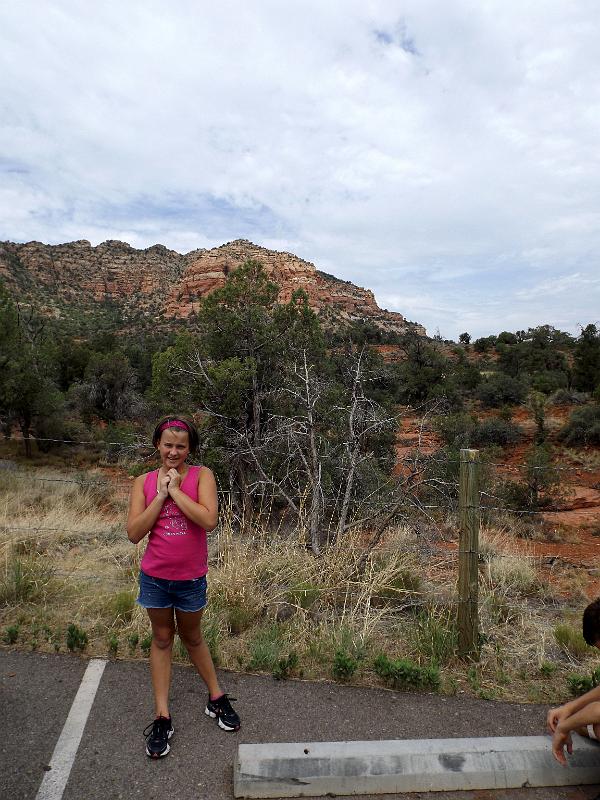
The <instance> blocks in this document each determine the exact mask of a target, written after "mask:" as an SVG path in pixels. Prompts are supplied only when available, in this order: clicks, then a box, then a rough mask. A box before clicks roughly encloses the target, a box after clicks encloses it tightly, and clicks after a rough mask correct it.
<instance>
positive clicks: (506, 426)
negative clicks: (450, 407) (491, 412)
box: [437, 414, 523, 447]
mask: <svg viewBox="0 0 600 800" xmlns="http://www.w3.org/2000/svg"><path fill="white" fill-rule="evenodd" d="M437 430H438V431H439V433H440V435H441V436H442V437H443V439H444V441H445V442H446V444H448V445H450V446H451V447H489V446H492V445H499V446H501V447H506V445H509V444H515V443H516V442H519V441H520V440H521V439H522V437H523V429H522V428H521V427H520V426H519V425H515V423H514V422H510V420H507V419H502V418H501V417H492V418H490V419H485V420H483V421H482V422H478V420H477V419H476V418H475V417H473V416H471V415H470V414H449V415H448V416H447V417H442V418H441V419H439V420H438V422H437Z"/></svg>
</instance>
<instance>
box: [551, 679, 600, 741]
mask: <svg viewBox="0 0 600 800" xmlns="http://www.w3.org/2000/svg"><path fill="white" fill-rule="evenodd" d="M599 701H600V686H595V687H594V688H593V689H590V690H589V692H586V693H585V694H582V695H581V697H576V698H575V700H570V701H569V702H568V703H565V704H564V705H563V706H558V708H551V709H550V711H549V712H548V716H547V718H546V719H547V722H548V728H549V729H550V731H551V733H554V731H555V730H556V728H557V727H558V725H559V724H560V723H561V722H562V721H563V720H565V719H568V718H570V717H571V716H573V714H576V713H577V712H578V711H581V709H582V708H585V706H587V705H589V704H590V703H597V702H599Z"/></svg>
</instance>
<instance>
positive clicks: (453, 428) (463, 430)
mask: <svg viewBox="0 0 600 800" xmlns="http://www.w3.org/2000/svg"><path fill="white" fill-rule="evenodd" d="M435 427H436V430H437V432H438V433H439V434H440V436H441V437H442V439H443V440H444V441H445V442H446V444H448V445H450V446H451V447H469V444H470V442H471V434H472V433H473V430H474V429H475V428H476V427H477V418H476V417H474V416H472V415H471V414H448V415H447V416H445V417H438V419H437V420H436V422H435Z"/></svg>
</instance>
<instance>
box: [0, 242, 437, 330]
mask: <svg viewBox="0 0 600 800" xmlns="http://www.w3.org/2000/svg"><path fill="white" fill-rule="evenodd" d="M249 258H253V259H256V260H258V261H261V262H262V264H263V266H264V267H265V270H266V271H267V273H268V274H269V276H270V277H271V278H272V280H273V281H275V282H276V283H277V284H278V285H279V286H280V287H281V291H280V294H279V299H280V301H281V302H287V301H288V300H289V299H290V297H291V295H292V292H294V290H296V289H303V290H304V291H305V292H306V294H307V295H308V298H309V303H310V305H311V307H312V308H313V309H314V310H315V311H317V312H318V313H319V314H320V315H321V316H322V317H324V318H327V319H330V320H331V321H332V322H333V321H340V322H342V321H347V322H351V321H354V320H368V321H370V322H373V323H375V324H376V325H377V326H378V327H379V328H381V329H382V330H385V331H393V332H396V333H404V332H405V331H407V330H412V331H414V332H416V333H418V334H421V335H425V329H424V328H423V326H422V325H419V324H417V323H413V322H408V321H407V320H405V319H404V317H403V316H402V314H398V313H395V312H392V311H384V310H382V309H380V308H379V307H378V305H377V303H376V302H375V298H374V296H373V293H372V292H371V291H369V290H368V289H362V288H360V287H358V286H354V284H352V283H350V282H348V281H342V280H340V279H338V278H335V277H334V276H332V275H328V274H327V273H324V272H320V271H319V270H317V269H316V267H315V266H314V264H311V263H310V262H308V261H304V260H303V259H301V258H298V256H295V255H293V254H291V253H280V252H277V251H275V250H267V249H265V248H263V247H259V246H257V245H255V244H253V243H252V242H249V241H246V240H243V239H238V240H236V241H234V242H228V243H227V244H224V245H221V246H220V247H215V248H213V249H212V250H205V249H201V250H193V251H192V252H190V253H186V254H184V255H182V254H180V253H177V252H175V251H174V250H168V249H167V248H166V247H164V246H163V245H158V244H157V245H154V246H153V247H148V248H146V249H145V250H136V249H135V248H133V247H131V246H130V245H129V244H127V243H126V242H119V241H107V242H103V243H102V244H100V245H98V246H97V247H92V245H91V244H90V243H89V242H88V241H86V240H80V241H76V242H68V243H66V244H59V245H47V244H42V243H41V242H28V243H26V244H16V243H14V242H2V243H0V279H1V280H3V281H4V283H5V284H6V286H7V288H8V289H9V290H10V291H11V292H14V294H15V296H16V297H18V298H19V300H20V302H22V303H31V304H35V306H36V307H37V308H38V310H40V311H42V312H43V313H46V314H48V315H52V316H55V317H69V316H71V315H72V314H73V313H74V311H75V310H76V312H77V313H82V314H86V313H92V312H95V311H97V310H99V309H100V308H102V309H105V310H106V309H107V308H109V309H112V311H113V312H114V313H117V314H118V315H119V317H120V318H121V320H122V322H123V325H124V326H126V325H127V324H130V323H140V322H144V321H145V322H151V321H154V322H158V323H159V324H160V323H162V325H163V326H168V325H169V323H176V322H177V321H183V320H186V319H187V318H189V317H190V315H192V314H193V312H194V311H195V310H196V309H197V308H198V304H199V302H200V300H201V299H202V298H203V297H204V296H205V295H207V294H209V293H210V292H211V291H212V290H213V289H216V288H217V287H219V286H222V285H223V283H224V282H225V280H226V278H227V275H228V273H229V272H231V271H232V270H235V269H236V268H237V267H238V266H239V265H240V264H242V263H243V262H244V261H246V260H247V259H249Z"/></svg>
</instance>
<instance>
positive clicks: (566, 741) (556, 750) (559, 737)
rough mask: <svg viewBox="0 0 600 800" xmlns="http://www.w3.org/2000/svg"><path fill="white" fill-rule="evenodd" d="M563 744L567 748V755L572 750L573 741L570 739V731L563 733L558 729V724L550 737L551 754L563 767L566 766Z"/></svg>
mask: <svg viewBox="0 0 600 800" xmlns="http://www.w3.org/2000/svg"><path fill="white" fill-rule="evenodd" d="M565 746H566V748H567V753H568V754H569V755H571V754H572V752H573V741H572V739H571V732H570V731H569V732H568V733H564V732H563V731H562V730H561V729H560V725H559V726H558V727H557V728H556V730H555V731H554V736H553V737H552V755H553V756H554V758H555V759H556V760H557V761H558V763H559V764H562V765H563V767H566V766H567V759H566V757H565Z"/></svg>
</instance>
